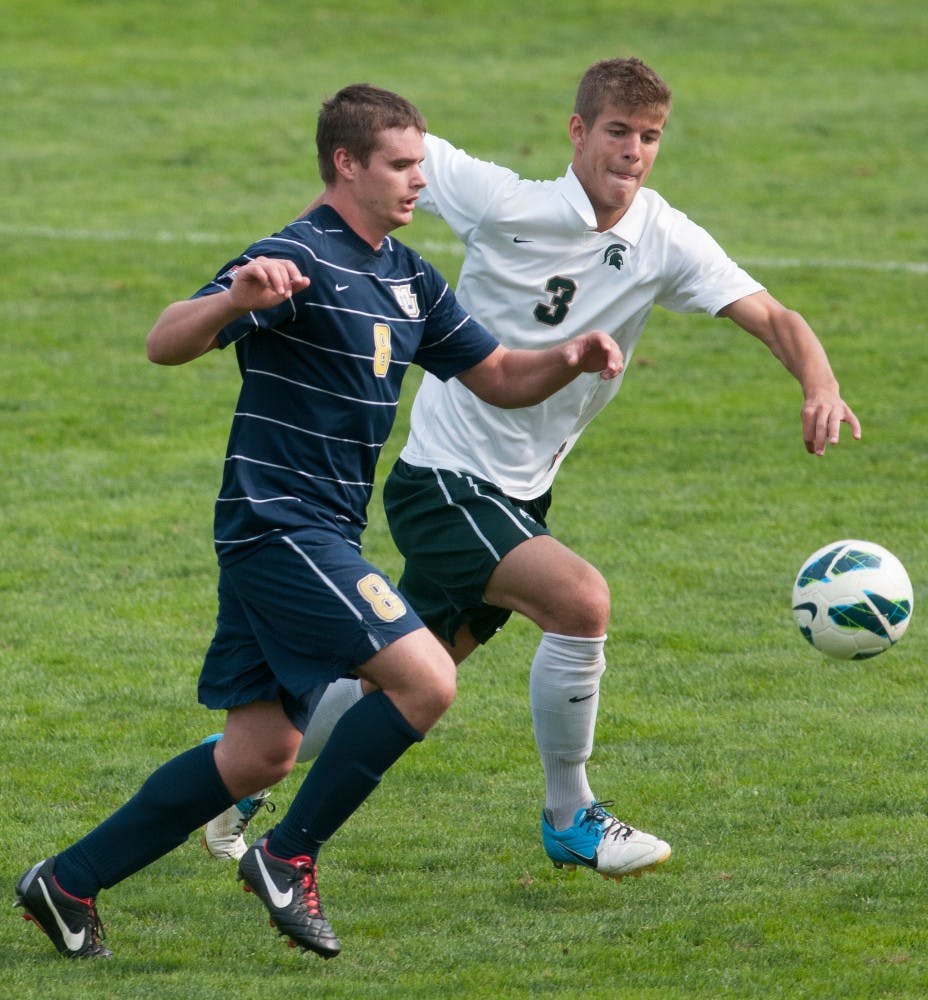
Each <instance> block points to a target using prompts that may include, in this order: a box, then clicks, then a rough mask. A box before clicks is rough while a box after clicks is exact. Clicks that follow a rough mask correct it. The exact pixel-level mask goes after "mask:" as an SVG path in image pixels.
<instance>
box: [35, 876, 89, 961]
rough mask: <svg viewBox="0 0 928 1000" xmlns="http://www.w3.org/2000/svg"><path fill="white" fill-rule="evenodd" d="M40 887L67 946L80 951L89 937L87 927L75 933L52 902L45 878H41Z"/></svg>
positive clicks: (71, 949) (69, 949)
mask: <svg viewBox="0 0 928 1000" xmlns="http://www.w3.org/2000/svg"><path fill="white" fill-rule="evenodd" d="M39 888H40V889H41V890H42V895H43V896H44V897H45V902H46V903H48V908H49V909H50V910H51V911H52V916H53V917H54V918H55V923H56V924H57V925H58V930H60V931H61V936H62V938H63V939H64V943H65V946H66V947H67V949H68V951H80V950H81V948H83V947H84V940H85V938H86V937H87V928H86V927H82V928H81V932H80V934H75V933H74V931H72V930H71V928H70V927H68V925H67V924H66V923H65V922H64V920H63V919H62V917H61V914H60V913H59V912H58V908H57V907H56V906H55V904H54V903H53V902H52V897H51V893H49V891H48V889H47V888H46V887H45V879H44V878H40V879H39Z"/></svg>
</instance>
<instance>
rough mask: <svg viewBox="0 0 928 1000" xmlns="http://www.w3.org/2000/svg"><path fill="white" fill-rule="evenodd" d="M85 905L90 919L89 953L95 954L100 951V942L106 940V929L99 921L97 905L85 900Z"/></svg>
mask: <svg viewBox="0 0 928 1000" xmlns="http://www.w3.org/2000/svg"><path fill="white" fill-rule="evenodd" d="M85 902H86V903H87V916H88V917H89V918H90V926H89V930H90V940H91V944H92V947H91V949H90V950H91V951H92V952H97V951H99V950H100V942H101V941H104V940H106V929H105V928H104V926H103V921H102V920H101V919H100V914H99V913H97V904H96V901H95V900H93V899H88V900H85Z"/></svg>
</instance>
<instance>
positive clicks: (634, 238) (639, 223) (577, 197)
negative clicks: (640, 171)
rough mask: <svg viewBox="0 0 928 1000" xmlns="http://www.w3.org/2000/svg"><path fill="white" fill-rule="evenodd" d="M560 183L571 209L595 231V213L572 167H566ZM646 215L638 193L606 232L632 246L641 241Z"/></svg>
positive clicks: (642, 201) (642, 200) (645, 209)
mask: <svg viewBox="0 0 928 1000" xmlns="http://www.w3.org/2000/svg"><path fill="white" fill-rule="evenodd" d="M562 181H563V193H564V197H565V198H566V199H567V201H568V203H569V204H570V206H571V208H573V210H574V211H575V212H576V213H577V214H578V215H579V216H580V218H581V219H582V220H583V222H584V225H586V227H587V228H588V229H596V213H595V212H594V211H593V206H592V205H591V204H590V199H589V197H588V196H587V193H586V191H584V190H583V185H582V184H581V183H580V179H579V178H578V177H577V175H576V174H575V173H574V168H573V165H569V166H568V167H567V173H566V174H564V177H563V178H562ZM646 215H647V208H646V206H645V204H644V199H643V198H642V197H641V192H640V191H639V192H638V193H637V194H636V195H635V198H634V200H633V201H632V203H631V205H630V206H629V208H628V211H627V212H626V213H625V215H623V216H622V218H621V219H619V221H618V222H617V223H616V224H615V225H614V226H611V227H610V228H609V229H607V230H606V232H608V233H612V234H613V235H614V236H616V237H618V238H619V239H620V240H625V241H626V242H628V243H631V244H632V245H634V244H636V243H638V242H640V240H641V234H642V231H643V229H644V222H645V217H646Z"/></svg>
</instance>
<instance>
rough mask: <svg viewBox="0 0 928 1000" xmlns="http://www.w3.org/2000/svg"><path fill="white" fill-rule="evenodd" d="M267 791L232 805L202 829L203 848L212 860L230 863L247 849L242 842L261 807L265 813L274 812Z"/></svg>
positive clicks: (237, 859)
mask: <svg viewBox="0 0 928 1000" xmlns="http://www.w3.org/2000/svg"><path fill="white" fill-rule="evenodd" d="M269 795H270V792H268V791H267V789H265V790H264V791H263V792H258V793H257V795H251V796H249V797H248V798H247V799H242V800H241V802H236V803H235V805H234V806H229V808H228V809H226V811H225V812H222V813H220V814H219V815H218V816H216V817H215V819H211V820H210V821H209V822H208V823H207V824H206V826H205V827H203V839H202V843H203V846H204V847H205V848H206V849H207V850H208V851H209V853H210V854H212V856H213V857H214V858H224V859H226V860H229V861H239V860H240V859H241V858H242V856H243V855H244V853H245V851H247V850H248V845H247V844H246V843H245V830H246V829H247V827H248V824H249V823H250V822H251V821H252V820H253V819H254V818H255V815H256V814H257V812H258V810H259V809H261V808H262V807H263V808H265V809H267V811H268V812H274V803H273V802H268V796H269Z"/></svg>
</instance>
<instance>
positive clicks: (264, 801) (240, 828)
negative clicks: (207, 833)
mask: <svg viewBox="0 0 928 1000" xmlns="http://www.w3.org/2000/svg"><path fill="white" fill-rule="evenodd" d="M243 804H244V806H245V808H244V809H243V808H242V805H243ZM262 808H264V809H267V811H268V812H271V813H272V812H274V811H275V810H276V809H277V806H276V805H274V803H273V802H271V801H270V799H269V798H268V797H267V795H265V796H264V798H253V799H245V800H244V801H243V802H239V803H238V811H239V812H240V813H241V819H239V820H237V821H236V823H235V826H234V828H233V833H235V835H236V836H241V835H242V834H243V833H244V832H245V830H246V829H247V827H248V824H249V823H250V822H251V821H252V820H253V819H254V818H255V816H257V814H258V812H259V811H260V810H261V809H262Z"/></svg>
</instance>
